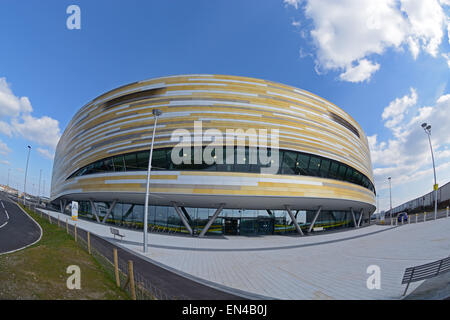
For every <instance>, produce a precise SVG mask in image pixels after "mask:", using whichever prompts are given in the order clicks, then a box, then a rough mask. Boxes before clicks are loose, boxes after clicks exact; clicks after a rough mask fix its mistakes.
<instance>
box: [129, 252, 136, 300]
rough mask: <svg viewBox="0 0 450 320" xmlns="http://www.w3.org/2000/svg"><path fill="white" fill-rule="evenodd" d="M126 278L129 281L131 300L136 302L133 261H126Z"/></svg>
mask: <svg viewBox="0 0 450 320" xmlns="http://www.w3.org/2000/svg"><path fill="white" fill-rule="evenodd" d="M128 277H129V279H130V291H131V298H132V299H133V300H136V288H135V286H134V272H133V261H131V260H128Z"/></svg>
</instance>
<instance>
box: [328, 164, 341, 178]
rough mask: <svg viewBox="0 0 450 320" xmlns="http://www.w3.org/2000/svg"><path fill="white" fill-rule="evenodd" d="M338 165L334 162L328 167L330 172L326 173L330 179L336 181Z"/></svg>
mask: <svg viewBox="0 0 450 320" xmlns="http://www.w3.org/2000/svg"><path fill="white" fill-rule="evenodd" d="M338 171H339V163H337V162H336V161H332V162H331V165H330V171H329V172H328V174H329V177H330V178H332V179H338V174H339V172H338Z"/></svg>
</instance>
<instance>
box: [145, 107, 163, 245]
mask: <svg viewBox="0 0 450 320" xmlns="http://www.w3.org/2000/svg"><path fill="white" fill-rule="evenodd" d="M152 113H153V115H154V116H155V122H154V124H153V135H152V144H151V146H150V155H149V158H148V170H147V187H146V190H145V208H144V252H147V243H148V239H147V232H148V230H147V228H148V221H147V220H148V195H149V190H150V173H151V171H152V156H153V143H154V141H155V132H156V124H157V123H158V117H159V116H160V115H162V111H161V110H159V109H153V110H152Z"/></svg>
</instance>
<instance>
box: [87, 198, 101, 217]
mask: <svg viewBox="0 0 450 320" xmlns="http://www.w3.org/2000/svg"><path fill="white" fill-rule="evenodd" d="M89 202H90V203H91V208H92V213H93V214H94V216H95V219H97V222H98V223H100V219H99V218H98V214H97V208H96V207H95V204H94V201H92V199H89Z"/></svg>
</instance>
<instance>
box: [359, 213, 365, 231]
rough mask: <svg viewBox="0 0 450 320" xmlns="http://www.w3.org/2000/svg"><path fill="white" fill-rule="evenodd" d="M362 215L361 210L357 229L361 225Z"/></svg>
mask: <svg viewBox="0 0 450 320" xmlns="http://www.w3.org/2000/svg"><path fill="white" fill-rule="evenodd" d="M363 213H364V209H361V211H360V212H359V219H358V228H359V226H360V225H361V220H362V216H363Z"/></svg>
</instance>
